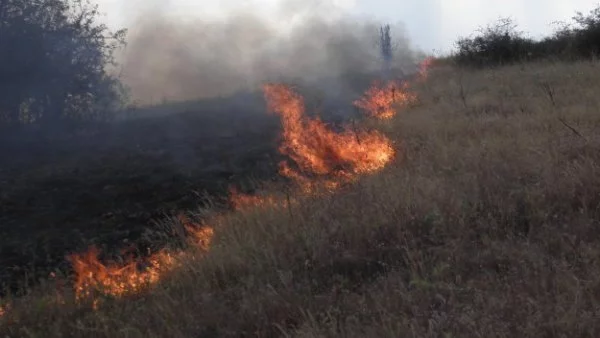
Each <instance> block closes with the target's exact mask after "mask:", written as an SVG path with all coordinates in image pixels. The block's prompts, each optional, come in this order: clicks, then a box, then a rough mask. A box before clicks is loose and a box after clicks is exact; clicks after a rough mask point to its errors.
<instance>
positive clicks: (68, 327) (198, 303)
mask: <svg viewBox="0 0 600 338" xmlns="http://www.w3.org/2000/svg"><path fill="white" fill-rule="evenodd" d="M597 67H598V63H597V62H594V63H577V64H552V63H547V64H535V65H527V66H515V67H505V68H497V69H494V70H487V71H485V72H467V73H462V74H461V73H459V72H456V71H454V70H451V69H445V70H444V71H440V72H433V73H431V74H429V79H428V82H427V85H426V86H423V87H422V88H421V87H419V86H418V85H415V87H414V90H415V91H416V92H418V93H419V95H420V100H421V101H422V103H423V104H422V105H420V106H419V107H411V108H410V109H409V110H407V111H406V112H405V113H404V114H403V115H402V118H401V119H392V120H391V121H389V123H390V125H389V126H388V129H389V130H390V134H391V135H392V137H394V139H396V140H399V139H401V140H402V141H403V161H401V162H394V163H392V164H390V165H388V166H387V167H386V168H384V169H381V170H378V172H377V173H376V174H375V175H366V176H364V177H362V178H361V179H360V180H357V184H355V185H351V186H349V187H348V188H347V189H344V190H337V192H336V193H333V194H320V195H318V196H317V197H315V198H306V199H298V201H297V202H296V203H293V205H292V206H291V207H289V208H270V207H269V208H262V207H258V208H254V209H253V212H247V210H248V209H243V208H242V209H240V211H239V212H237V213H232V214H228V215H223V216H222V218H221V219H219V224H220V226H219V227H218V236H215V238H214V239H213V242H212V243H213V245H211V247H210V250H209V251H208V252H206V253H203V254H202V255H201V256H199V257H201V259H194V258H195V257H198V256H193V257H190V258H189V259H187V258H186V259H185V260H182V264H181V267H180V268H178V269H174V270H173V271H172V272H170V273H169V278H166V279H163V280H161V282H159V283H156V284H154V285H153V287H152V288H150V289H149V290H148V291H147V292H146V293H144V295H143V297H137V298H136V299H133V300H130V299H128V300H127V301H120V300H118V299H117V300H114V301H112V302H110V303H109V304H108V303H107V306H100V307H99V308H98V309H97V310H96V311H90V310H89V309H87V310H86V309H82V308H81V307H80V305H77V304H71V303H68V302H67V304H66V305H61V306H58V305H56V306H46V307H43V308H42V310H39V309H40V307H39V301H38V299H39V295H35V297H34V296H31V297H30V298H27V297H25V298H24V299H22V300H16V301H15V302H14V304H11V308H10V312H9V313H8V314H7V315H5V316H4V317H3V318H2V319H0V335H2V336H11V337H13V336H25V335H28V336H36V335H37V336H45V337H80V336H94V337H124V336H127V337H148V336H154V337H189V336H244V335H246V336H294V337H315V336H327V337H335V336H354V337H398V336H419V337H423V336H444V335H445V336H467V337H471V336H485V337H515V336H517V337H537V336H546V337H565V336H568V337H595V336H597V333H598V332H600V326H599V323H598V321H597V318H598V315H600V313H599V311H598V309H599V308H600V307H599V304H600V296H599V293H598V290H600V282H599V281H600V269H599V267H598V264H597V262H598V259H599V257H600V249H599V248H600V232H599V231H598V229H599V226H600V224H599V223H598V219H600V179H599V178H600V176H599V175H597V173H598V172H599V170H600V138H598V136H597V135H598V133H597V131H598V128H600V116H599V115H598V114H597V110H598V108H599V107H600V99H599V98H598V95H597V93H598V92H599V91H600V82H599V81H598V79H597V78H596V77H595V76H594V74H595V72H594V70H595V69H597ZM565 75H568V76H565ZM541 83H543V84H544V85H543V86H542V85H541ZM461 87H462V89H463V90H462V91H461ZM548 87H550V88H552V92H553V93H555V95H554V96H553V98H551V97H549V95H548V94H547V91H545V90H544V88H548ZM461 92H462V95H461V94H460V93H461ZM284 93H285V92H284ZM284 101H285V100H284ZM465 101H466V105H465V104H463V102H465ZM285 102H291V103H294V102H296V103H297V101H295V100H289V101H285ZM291 103H290V105H292V104H291ZM294 105H295V106H296V107H298V105H296V104H294ZM294 105H292V106H294ZM300 120H302V118H300ZM561 121H562V122H561ZM563 122H565V123H566V124H567V125H568V126H570V128H569V127H566V126H565V124H564V123H563ZM303 123H306V122H303ZM573 130H575V131H576V132H574V131H573ZM292 164H293V165H294V166H296V164H295V161H294V162H292V163H291V164H290V166H292ZM308 168H309V167H308ZM294 169H295V171H294V172H300V169H296V168H294ZM334 172H335V171H334ZM301 174H302V175H301V177H307V178H310V175H306V174H305V173H303V172H302V173H301ZM9 319H10V325H7V323H8V320H9Z"/></svg>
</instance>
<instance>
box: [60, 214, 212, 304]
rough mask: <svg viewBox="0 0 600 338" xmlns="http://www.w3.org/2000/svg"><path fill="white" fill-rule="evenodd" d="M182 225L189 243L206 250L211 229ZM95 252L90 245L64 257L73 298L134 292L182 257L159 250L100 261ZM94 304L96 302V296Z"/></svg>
mask: <svg viewBox="0 0 600 338" xmlns="http://www.w3.org/2000/svg"><path fill="white" fill-rule="evenodd" d="M184 225H185V228H186V230H187V231H188V233H189V235H190V237H191V242H192V243H193V244H194V245H195V246H196V247H198V248H200V249H202V250H205V251H206V250H208V248H209V246H210V243H211V239H212V237H213V235H214V229H213V228H212V227H208V226H202V227H194V226H192V225H190V224H184ZM99 254H100V252H99V250H98V249H97V248H96V247H91V248H90V249H89V250H88V251H87V252H85V253H82V254H73V255H70V256H68V257H67V259H68V260H69V261H70V262H71V264H72V265H73V270H74V272H75V284H74V287H75V294H76V298H77V299H83V298H85V297H90V296H93V294H94V293H95V292H96V293H101V294H104V295H110V296H114V297H123V296H126V295H131V294H134V293H138V292H140V291H142V290H144V289H146V288H147V287H149V286H151V285H153V284H156V283H157V282H158V281H159V280H160V279H161V278H162V277H163V276H164V275H165V273H167V272H169V271H171V270H172V269H173V268H174V267H176V266H177V262H178V259H179V258H181V257H182V256H183V252H175V253H170V252H167V251H161V252H158V253H156V254H153V255H151V256H149V257H146V258H143V259H133V258H129V259H126V260H125V262H124V263H116V262H110V263H108V264H104V263H102V262H101V261H100V259H99V258H98V256H99ZM94 304H97V299H96V300H94Z"/></svg>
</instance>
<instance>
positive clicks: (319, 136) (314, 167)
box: [264, 84, 395, 191]
mask: <svg viewBox="0 0 600 338" xmlns="http://www.w3.org/2000/svg"><path fill="white" fill-rule="evenodd" d="M264 94H265V98H266V100H267V104H268V109H269V110H270V111H272V112H275V113H277V114H279V115H280V116H281V123H282V126H283V131H282V137H281V139H282V140H281V146H280V148H279V150H280V152H281V153H282V154H284V155H286V156H287V157H289V158H290V160H291V162H292V163H290V162H288V161H284V162H282V163H281V164H280V174H281V175H283V176H285V177H288V178H291V179H293V180H294V181H296V182H297V183H298V184H300V186H301V187H303V189H304V190H305V191H306V190H308V191H310V190H312V186H313V185H314V184H315V182H316V180H314V179H313V178H315V177H316V178H317V180H318V179H319V178H321V179H324V180H325V181H326V183H325V185H326V186H329V187H332V188H334V187H336V186H337V184H338V182H341V181H352V180H355V179H356V178H357V177H358V175H361V174H367V173H373V172H376V171H378V170H381V169H382V168H383V167H384V166H385V165H386V164H387V163H389V162H390V161H391V160H392V159H393V157H394V152H395V151H394V147H393V146H392V143H391V141H390V140H388V139H387V138H386V137H385V136H384V135H382V134H381V133H379V132H376V131H369V132H366V131H357V130H351V129H350V128H346V129H345V130H344V131H343V132H341V133H336V132H334V131H332V130H330V129H329V128H327V126H326V125H325V124H324V123H323V122H322V121H321V120H319V119H309V118H307V117H306V116H305V115H304V110H305V107H304V101H303V99H302V98H301V97H300V96H299V95H298V94H296V93H295V92H294V91H292V90H291V89H290V88H289V87H287V86H285V85H280V84H270V85H266V86H264Z"/></svg>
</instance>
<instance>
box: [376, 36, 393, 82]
mask: <svg viewBox="0 0 600 338" xmlns="http://www.w3.org/2000/svg"><path fill="white" fill-rule="evenodd" d="M379 45H380V48H381V57H382V58H383V73H384V75H385V76H388V75H389V73H390V71H391V66H392V57H393V55H392V35H391V33H390V25H385V26H382V27H381V28H380V29H379Z"/></svg>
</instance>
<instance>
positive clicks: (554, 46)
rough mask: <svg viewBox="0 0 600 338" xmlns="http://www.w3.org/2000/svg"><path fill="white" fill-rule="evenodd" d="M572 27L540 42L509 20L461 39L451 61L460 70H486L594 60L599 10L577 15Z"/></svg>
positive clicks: (599, 35) (598, 45)
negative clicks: (535, 62) (544, 61)
mask: <svg viewBox="0 0 600 338" xmlns="http://www.w3.org/2000/svg"><path fill="white" fill-rule="evenodd" d="M573 21H574V22H573V23H572V24H565V25H563V26H562V27H560V28H559V29H558V30H557V31H556V32H555V33H554V34H553V35H551V36H549V37H546V38H543V39H541V40H537V41H536V40H533V39H529V38H526V37H524V35H523V33H522V32H520V31H517V25H516V24H514V23H513V21H512V20H511V19H509V18H504V19H500V20H499V21H498V22H496V23H495V24H492V25H488V26H487V27H486V28H482V29H480V30H479V35H477V36H475V37H470V38H461V39H459V40H458V41H457V42H456V45H457V47H458V50H457V53H456V54H455V55H454V61H456V63H457V64H458V65H461V66H469V67H489V66H499V65H504V64H512V63H516V62H524V61H533V60H539V59H548V58H553V59H560V60H565V61H566V60H577V59H585V58H590V57H596V56H597V55H598V53H599V52H600V6H598V7H597V8H595V9H594V10H592V11H591V12H590V13H588V14H587V15H584V14H582V13H581V12H578V13H577V14H576V15H575V16H574V17H573Z"/></svg>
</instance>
